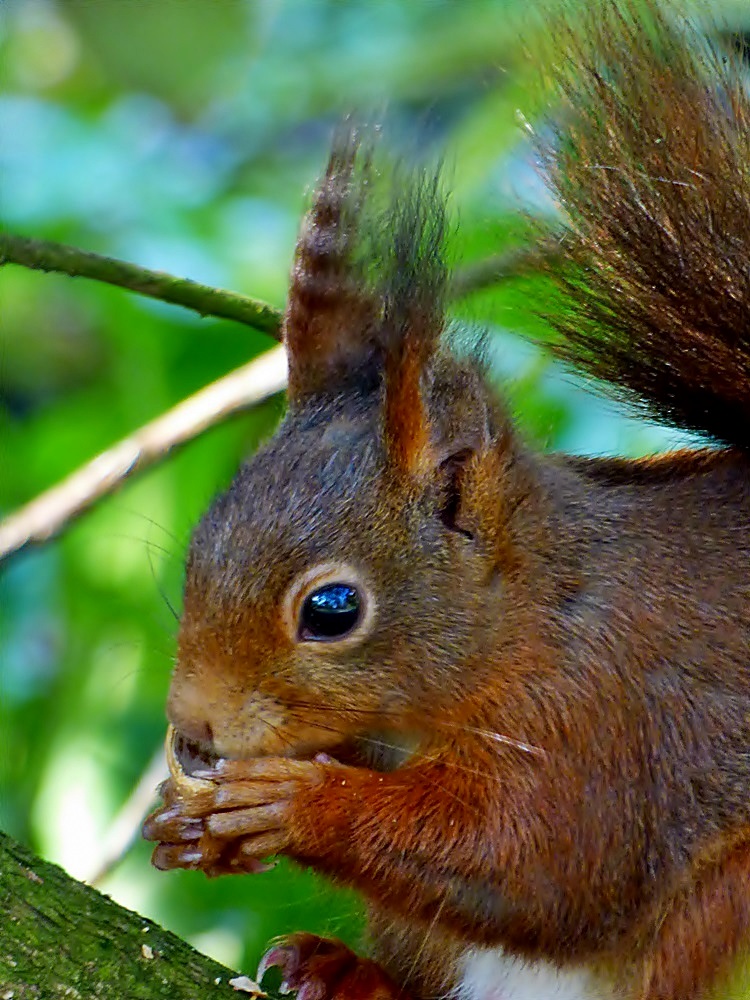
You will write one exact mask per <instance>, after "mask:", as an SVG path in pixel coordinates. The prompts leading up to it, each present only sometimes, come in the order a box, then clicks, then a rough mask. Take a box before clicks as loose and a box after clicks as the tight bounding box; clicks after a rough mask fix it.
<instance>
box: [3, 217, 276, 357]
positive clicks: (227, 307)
mask: <svg viewBox="0 0 750 1000" xmlns="http://www.w3.org/2000/svg"><path fill="white" fill-rule="evenodd" d="M2 264H20V265H21V266H23V267H28V268H31V269H32V270H34V271H55V272H57V273H58V274H67V275H69V276H70V277H71V278H76V277H80V278H93V279H94V280H95V281H102V282H105V283H106V284H108V285H117V286H118V287H119V288H127V289H128V290H129V291H131V292H137V293H138V294H139V295H147V296H148V297H149V298H152V299H159V300H160V301H161V302H171V303H172V304H174V305H178V306H184V307H185V308H186V309H191V310H192V311H193V312H197V313H199V314H200V315H201V316H215V317H216V318H218V319H232V320H235V321H236V322H238V323H244V325H245V326H252V327H253V328H254V329H256V330H260V331H262V332H263V333H267V334H269V336H271V337H274V338H275V339H276V340H278V339H279V336H280V334H279V330H280V327H281V313H280V311H279V310H278V309H274V308H273V306H269V305H267V304H266V303H265V302H260V301H259V300H258V299H251V298H249V297H248V296H247V295H240V294H238V293H237V292H230V291H227V290H226V289H224V288H213V287H212V286H211V285H203V284H201V283H200V282H199V281H191V280H190V279H189V278H176V277H175V276H174V275H171V274H166V273H165V272H163V271H152V270H150V269H149V268H147V267H140V266H139V265H137V264H130V263H128V262H127V261H124V260H118V259H117V258H116V257H105V256H103V255H101V254H98V253H91V252H89V251H88V250H79V249H78V247H71V246H66V245H65V244H64V243H53V242H52V241H51V240H33V239H29V238H28V237H26V236H17V235H14V234H12V233H0V265H2Z"/></svg>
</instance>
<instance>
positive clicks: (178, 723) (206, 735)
mask: <svg viewBox="0 0 750 1000" xmlns="http://www.w3.org/2000/svg"><path fill="white" fill-rule="evenodd" d="M169 721H170V722H171V723H172V725H173V726H174V727H175V729H176V730H177V731H178V732H179V734H180V735H181V736H184V737H185V739H187V740H190V741H191V742H192V743H201V744H204V745H205V744H207V745H209V746H212V745H213V741H214V733H213V730H212V729H211V724H210V722H207V721H206V720H205V719H180V718H179V717H178V716H177V715H176V714H175V715H174V716H173V715H172V714H171V713H170V718H169Z"/></svg>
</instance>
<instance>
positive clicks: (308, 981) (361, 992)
mask: <svg viewBox="0 0 750 1000" xmlns="http://www.w3.org/2000/svg"><path fill="white" fill-rule="evenodd" d="M272 967H277V968H279V969H280V970H281V975H282V977H283V979H282V984H281V992H282V993H287V992H291V991H296V993H297V1000H352V998H356V1000H407V994H406V992H405V991H404V990H402V989H400V988H399V987H398V986H397V985H396V984H395V983H394V982H393V980H392V979H391V978H390V977H389V976H388V975H387V974H386V973H385V972H384V971H383V969H381V968H380V966H379V965H378V964H377V963H376V962H373V961H371V960H370V959H367V958H360V957H359V956H358V955H355V953H354V952H353V951H351V949H349V948H347V947H346V945H345V944H343V942H341V941H336V940H334V939H328V938H320V937H317V936H316V935H314V934H290V935H289V936H288V937H284V938H281V939H279V940H278V941H277V942H276V943H275V944H274V946H273V947H272V948H270V949H269V950H268V951H267V952H266V954H265V955H264V956H263V958H262V959H261V962H260V966H259V967H258V974H257V977H256V978H257V979H258V982H260V980H261V979H262V978H263V976H264V975H265V973H266V972H267V971H268V969H270V968H272Z"/></svg>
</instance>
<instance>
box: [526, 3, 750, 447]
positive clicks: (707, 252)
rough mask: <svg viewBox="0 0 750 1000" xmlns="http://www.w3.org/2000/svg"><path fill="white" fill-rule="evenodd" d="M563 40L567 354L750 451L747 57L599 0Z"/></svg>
mask: <svg viewBox="0 0 750 1000" xmlns="http://www.w3.org/2000/svg"><path fill="white" fill-rule="evenodd" d="M644 7H645V14H644ZM564 34H565V44H564V45H563V54H562V55H559V54H558V57H557V65H558V70H557V73H556V83H557V87H558V90H559V92H560V93H561V95H562V100H563V110H562V114H561V116H560V119H559V121H560V124H558V126H557V127H556V129H555V130H554V132H555V134H554V139H553V140H552V141H551V142H549V143H547V144H546V145H545V148H543V149H542V155H543V158H544V161H545V163H546V167H547V171H548V174H549V177H550V180H551V183H552V186H553V189H554V190H555V192H556V194H557V197H558V198H559V201H560V203H561V205H562V208H563V210H564V212H565V214H566V216H567V222H568V227H569V230H568V235H567V237H566V238H565V243H566V251H567V252H566V256H565V259H564V262H563V265H562V267H560V268H559V270H557V271H556V274H555V275H554V278H555V281H556V283H557V289H558V292H559V295H557V296H555V298H554V302H553V305H552V309H551V312H552V314H553V316H552V320H551V321H552V323H553V325H554V326H555V327H556V328H557V329H558V330H559V332H560V333H561V334H562V341H561V346H560V348H559V350H560V353H561V354H562V355H563V357H564V358H565V359H566V360H568V361H571V362H572V363H573V364H575V365H576V366H578V367H582V368H584V369H585V370H587V371H588V372H590V373H591V374H593V375H594V376H596V377H598V378H600V379H603V380H604V381H606V382H608V383H610V384H611V385H612V386H614V387H616V388H619V389H620V390H622V391H623V392H624V394H625V395H627V396H628V397H630V398H635V399H636V400H639V401H640V402H641V403H645V404H646V405H647V406H648V407H649V408H650V409H651V410H652V411H653V412H654V413H655V414H656V415H657V416H659V417H660V418H661V419H664V420H666V421H668V422H670V423H673V424H675V425H677V426H679V427H682V428H689V429H692V430H697V431H701V432H705V433H708V434H709V435H711V436H713V437H714V438H716V439H718V440H721V441H724V442H727V443H729V444H735V445H739V446H741V447H744V448H749V447H750V99H749V98H748V92H747V89H746V87H747V82H746V77H745V73H744V69H743V59H742V54H741V53H737V52H723V51H721V50H720V49H719V48H718V47H715V46H713V45H712V44H710V43H708V42H707V41H706V40H705V39H703V37H702V36H701V35H700V34H699V32H698V31H697V29H695V28H694V27H693V26H691V25H690V24H689V23H688V22H687V21H686V20H682V21H680V20H675V19H673V18H672V16H671V15H670V13H669V8H668V7H666V6H664V5H663V4H662V3H660V2H659V0H645V3H644V2H637V0H601V2H600V3H597V4H593V5H592V14H591V15H587V19H586V23H585V25H584V26H583V28H581V26H580V25H577V26H575V27H573V26H571V25H568V26H567V27H566V28H565V29H564ZM558 41H559V38H557V39H556V44H557V42H558ZM558 53H559V50H558ZM555 267H556V269H557V268H558V264H557V262H556V265H555Z"/></svg>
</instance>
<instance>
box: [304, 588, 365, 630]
mask: <svg viewBox="0 0 750 1000" xmlns="http://www.w3.org/2000/svg"><path fill="white" fill-rule="evenodd" d="M360 607H361V601H360V598H359V594H358V593H357V591H356V590H355V589H354V587H350V586H349V585H348V584H346V583H329V584H327V585H326V586H325V587H320V589H319V590H314V591H313V592H312V593H311V594H308V595H307V597H306V598H305V601H304V603H303V605H302V614H301V615H300V638H302V639H341V638H342V637H343V636H345V635H346V634H347V633H348V632H351V630H352V629H353V628H354V626H355V625H356V624H357V622H358V621H359V616H360Z"/></svg>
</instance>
